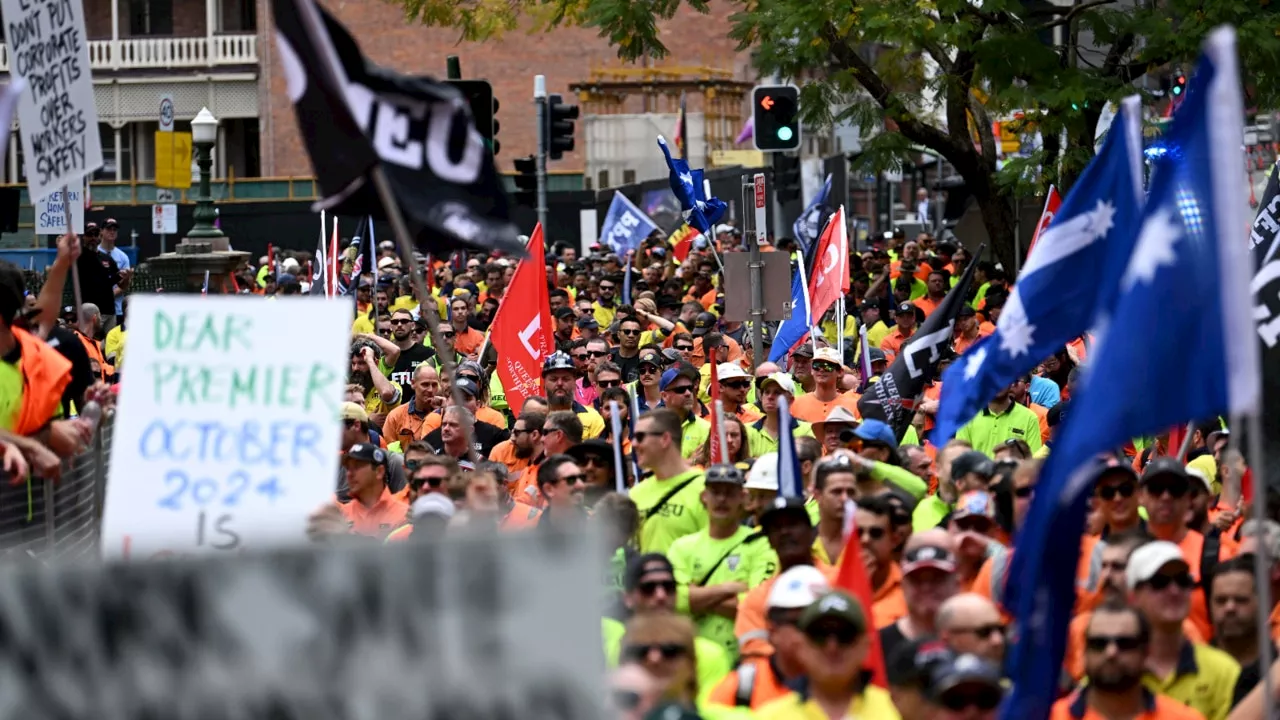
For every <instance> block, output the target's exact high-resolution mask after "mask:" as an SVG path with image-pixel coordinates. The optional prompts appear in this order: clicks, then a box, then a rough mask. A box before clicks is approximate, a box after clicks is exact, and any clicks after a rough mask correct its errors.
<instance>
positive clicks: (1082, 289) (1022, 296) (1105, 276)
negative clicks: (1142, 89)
mask: <svg viewBox="0 0 1280 720" xmlns="http://www.w3.org/2000/svg"><path fill="white" fill-rule="evenodd" d="M1141 208H1142V106H1141V104H1140V101H1139V98H1138V97H1137V96H1132V97H1128V98H1125V99H1124V101H1123V102H1122V103H1121V105H1120V113H1119V114H1118V115H1117V116H1116V121H1115V122H1114V123H1113V124H1112V125H1111V131H1110V132H1109V133H1107V137H1106V140H1105V141H1104V142H1103V145H1102V150H1101V151H1100V152H1099V153H1098V156H1097V157H1095V158H1094V159H1093V162H1091V163H1090V164H1089V167H1087V168H1085V171H1084V174H1082V175H1081V176H1080V179H1079V180H1077V181H1076V184H1075V187H1074V188H1073V189H1072V191H1071V194H1069V195H1067V199H1066V202H1064V203H1063V204H1062V208H1061V209H1060V210H1059V211H1058V213H1057V215H1056V216H1055V217H1054V219H1053V223H1052V224H1051V225H1049V229H1048V230H1046V231H1045V233H1044V234H1043V235H1042V236H1041V237H1040V239H1039V241H1038V242H1037V243H1036V245H1035V248H1034V249H1032V251H1031V255H1030V256H1029V257H1028V258H1027V264H1026V265H1025V266H1024V267H1023V268H1022V273H1021V274H1020V275H1019V276H1018V282H1017V284H1016V285H1014V286H1013V291H1012V292H1011V293H1010V294H1009V299H1008V300H1007V301H1006V302H1005V306H1004V310H1003V311H1002V312H1001V313H1000V320H999V321H998V322H997V323H996V331H995V332H994V333H992V334H991V335H990V336H988V337H986V338H983V339H982V340H980V341H979V342H977V343H975V344H974V345H973V347H971V348H969V350H968V351H967V352H966V353H965V354H964V356H963V357H961V358H960V360H959V361H958V362H955V363H953V364H952V365H951V367H949V368H948V369H947V371H946V372H945V373H943V376H942V397H941V398H940V400H939V404H938V413H937V416H936V417H935V418H934V420H935V422H936V424H935V425H934V428H933V435H932V441H933V443H934V444H935V445H936V446H938V447H942V445H943V444H944V443H946V442H947V441H948V440H950V439H951V438H952V436H954V435H955V434H956V431H957V430H959V429H960V427H961V426H962V425H964V424H965V423H967V422H968V421H969V420H970V419H972V418H973V416H974V415H976V414H977V413H978V411H980V410H981V409H982V408H984V407H986V405H987V403H988V402H990V401H991V399H992V398H993V397H995V396H996V395H997V394H998V393H999V392H1000V391H1001V390H1003V389H1004V388H1006V387H1008V386H1009V384H1010V383H1012V382H1013V381H1014V380H1015V379H1017V378H1018V377H1020V376H1022V375H1025V374H1026V373H1028V372H1030V371H1032V370H1033V369H1035V367H1036V365H1038V364H1039V363H1040V362H1041V361H1042V360H1044V359H1045V358H1046V357H1049V356H1050V355H1052V354H1053V353H1054V352H1056V351H1057V350H1060V349H1062V347H1063V346H1064V345H1066V344H1067V343H1068V342H1071V341H1072V340H1074V339H1076V338H1078V337H1080V336H1081V335H1082V334H1084V333H1085V332H1086V331H1088V330H1089V329H1090V328H1092V327H1093V326H1094V325H1095V319H1096V318H1097V316H1098V314H1099V311H1102V310H1105V309H1106V308H1109V307H1110V306H1111V304H1112V303H1113V302H1114V301H1115V294H1116V292H1117V280H1118V279H1119V274H1120V273H1121V272H1122V271H1123V270H1124V262H1125V259H1126V258H1128V257H1129V255H1130V254H1131V252H1132V250H1133V243H1134V238H1135V237H1136V236H1137V230H1138V222H1139V221H1140V219H1141Z"/></svg>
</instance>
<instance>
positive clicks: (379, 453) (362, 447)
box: [343, 442, 387, 465]
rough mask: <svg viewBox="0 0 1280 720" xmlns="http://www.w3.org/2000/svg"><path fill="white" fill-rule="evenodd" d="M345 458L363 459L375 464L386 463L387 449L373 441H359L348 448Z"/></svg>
mask: <svg viewBox="0 0 1280 720" xmlns="http://www.w3.org/2000/svg"><path fill="white" fill-rule="evenodd" d="M343 457H344V459H349V460H363V461H364V462H369V463H373V464H374V465H385V464H386V462H387V451H386V450H383V449H382V448H380V447H378V446H377V445H374V444H373V443H366V442H359V443H356V444H355V445H352V446H351V447H350V448H348V449H347V452H346V454H345V455H344V456H343Z"/></svg>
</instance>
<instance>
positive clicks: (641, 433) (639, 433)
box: [635, 430, 658, 443]
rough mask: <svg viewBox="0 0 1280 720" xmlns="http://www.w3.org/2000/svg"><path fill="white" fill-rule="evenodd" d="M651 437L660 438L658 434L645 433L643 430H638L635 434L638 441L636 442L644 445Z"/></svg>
mask: <svg viewBox="0 0 1280 720" xmlns="http://www.w3.org/2000/svg"><path fill="white" fill-rule="evenodd" d="M651 437H653V438H656V437H658V433H651V432H645V431H643V430H637V431H636V433H635V439H636V442H638V443H642V442H644V441H645V439H646V438H651Z"/></svg>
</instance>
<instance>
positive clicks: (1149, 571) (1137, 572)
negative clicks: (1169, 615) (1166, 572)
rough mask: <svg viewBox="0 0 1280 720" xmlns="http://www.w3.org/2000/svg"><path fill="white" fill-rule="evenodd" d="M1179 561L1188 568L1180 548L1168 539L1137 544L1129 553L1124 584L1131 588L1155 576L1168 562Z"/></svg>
mask: <svg viewBox="0 0 1280 720" xmlns="http://www.w3.org/2000/svg"><path fill="white" fill-rule="evenodd" d="M1172 562H1176V563H1181V565H1182V567H1183V568H1189V567H1190V566H1189V565H1188V564H1187V560H1186V558H1184V557H1183V556H1182V549H1181V548H1179V547H1178V546H1177V545H1174V544H1173V543H1171V542H1169V541H1168V540H1155V541H1153V542H1149V543H1147V544H1146V545H1142V546H1139V547H1138V548H1137V549H1136V550H1134V551H1133V553H1132V554H1130V555H1129V566H1128V567H1127V568H1125V571H1124V582H1125V585H1127V586H1129V589H1130V590H1132V589H1134V588H1136V587H1138V585H1139V584H1141V583H1144V582H1146V581H1148V580H1150V579H1151V578H1153V577H1155V576H1156V573H1158V572H1160V569H1161V568H1163V567H1164V566H1165V565H1168V564H1169V563H1172Z"/></svg>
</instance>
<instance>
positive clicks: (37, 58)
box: [0, 0, 102, 200]
mask: <svg viewBox="0 0 1280 720" xmlns="http://www.w3.org/2000/svg"><path fill="white" fill-rule="evenodd" d="M0 7H2V8H3V10H4V29H5V33H4V40H5V42H6V43H7V44H8V48H7V49H8V55H9V71H10V72H11V73H12V74H14V75H18V76H21V77H23V78H25V79H26V81H27V89H26V90H25V91H24V92H23V93H22V96H21V97H20V98H19V100H18V126H19V128H20V129H21V131H22V153H23V156H24V157H25V158H26V169H27V186H28V189H29V191H30V194H31V199H32V200H39V199H41V198H43V197H45V196H47V195H48V194H49V193H51V192H53V191H54V190H57V189H59V188H61V187H62V186H63V185H71V186H78V185H79V184H80V182H79V181H80V179H81V178H83V177H84V176H85V175H88V174H89V173H91V172H93V171H94V170H97V169H98V168H100V167H102V138H101V137H100V136H99V134H98V110H97V107H96V106H95V104H94V99H93V77H92V76H91V75H90V73H89V39H88V37H87V35H86V34H85V29H84V8H83V6H82V5H81V4H80V2H79V0H0Z"/></svg>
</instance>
